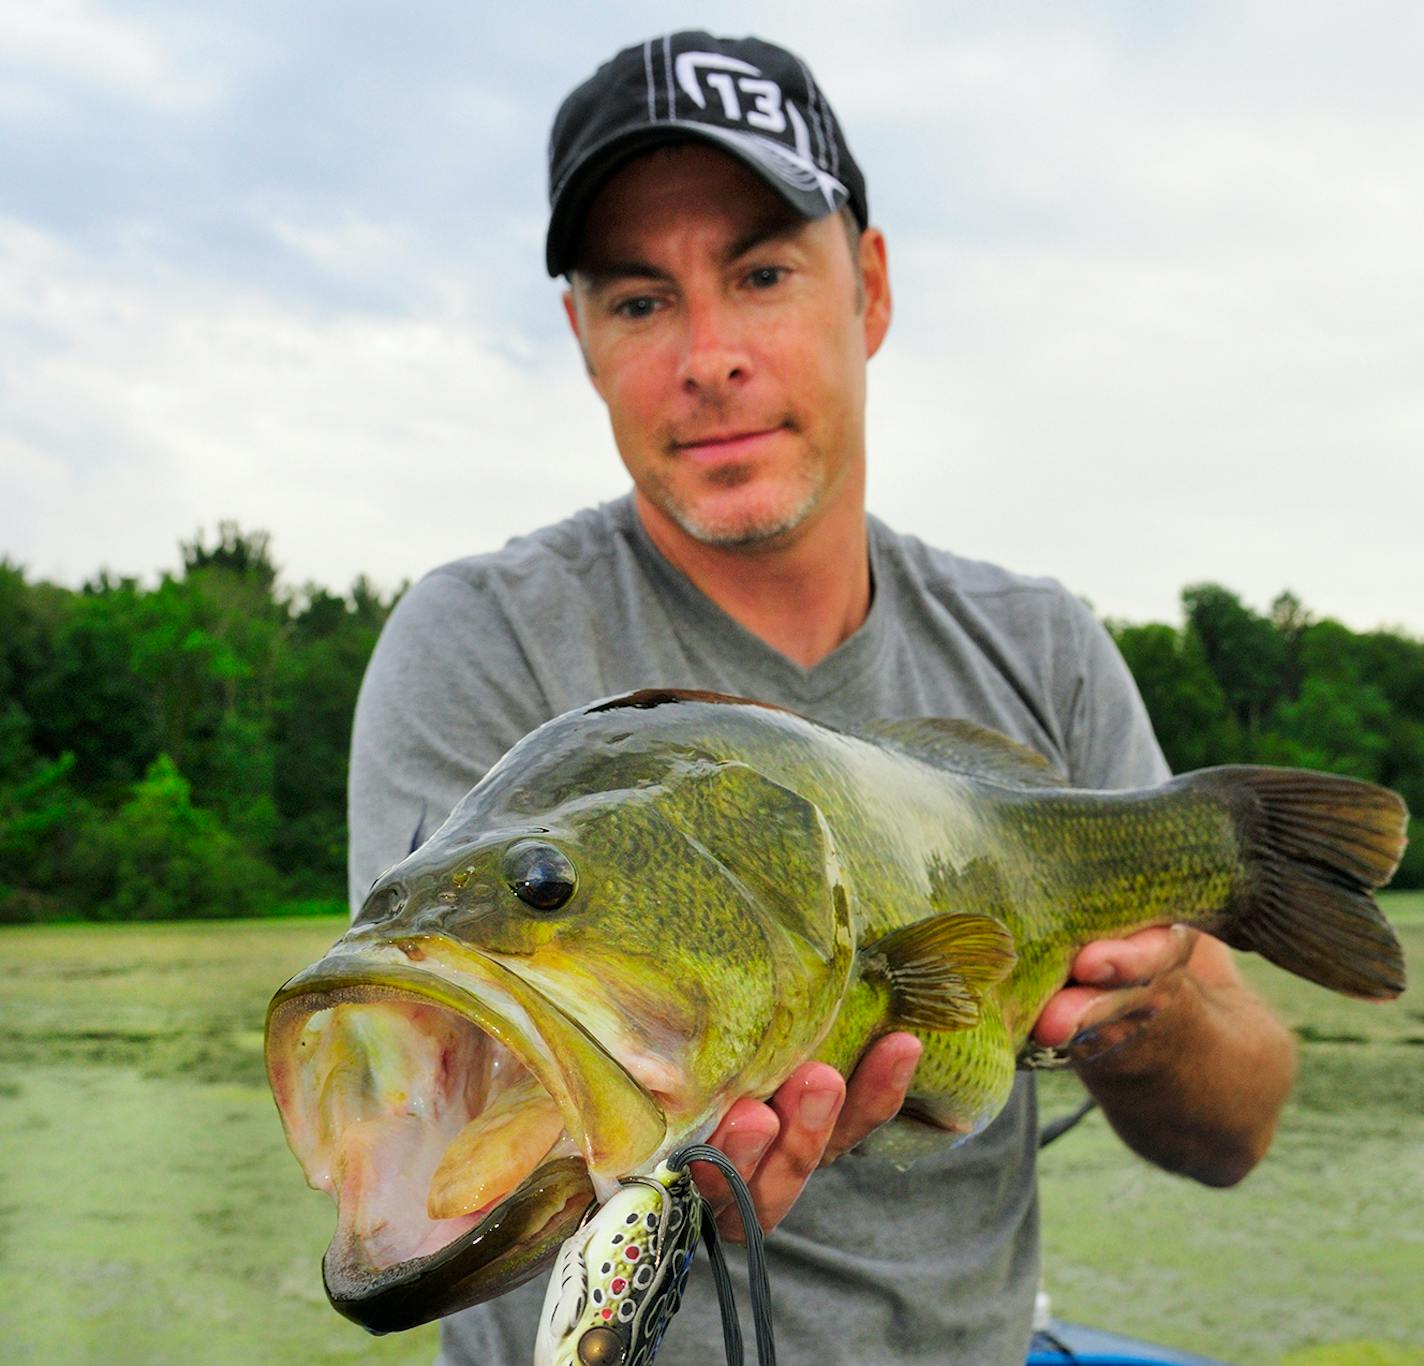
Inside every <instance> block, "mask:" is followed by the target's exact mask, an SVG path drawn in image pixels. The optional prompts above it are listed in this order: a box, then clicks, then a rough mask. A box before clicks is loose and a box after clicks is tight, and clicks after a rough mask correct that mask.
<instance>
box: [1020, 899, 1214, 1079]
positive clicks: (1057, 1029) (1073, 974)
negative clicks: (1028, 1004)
mask: <svg viewBox="0 0 1424 1366" xmlns="http://www.w3.org/2000/svg"><path fill="white" fill-rule="evenodd" d="M1201 941H1202V936H1201V935H1200V934H1199V933H1198V932H1197V931H1196V930H1192V929H1188V928H1187V927H1186V926H1185V925H1167V926H1161V927H1158V928H1156V929H1150V930H1141V931H1139V932H1138V933H1137V934H1133V935H1129V936H1128V937H1127V938H1126V939H1100V940H1097V941H1095V942H1094V943H1091V944H1086V945H1084V947H1083V948H1081V949H1080V950H1079V951H1078V956H1077V957H1076V958H1074V960H1073V966H1072V968H1071V969H1070V972H1069V979H1068V985H1067V986H1065V987H1064V988H1063V989H1062V990H1061V991H1059V992H1056V993H1055V994H1054V995H1053V996H1051V997H1049V999H1048V1002H1047V1004H1046V1005H1045V1006H1044V1007H1043V1011H1042V1013H1041V1014H1040V1015H1039V1017H1038V1022H1037V1024H1035V1025H1034V1027H1033V1037H1034V1041H1035V1042H1036V1043H1039V1044H1041V1045H1043V1047H1045V1048H1064V1047H1066V1048H1067V1049H1068V1050H1069V1053H1070V1054H1071V1056H1072V1057H1073V1060H1074V1061H1075V1062H1086V1061H1088V1060H1089V1059H1092V1058H1097V1057H1102V1056H1103V1055H1105V1054H1107V1053H1109V1052H1111V1051H1113V1050H1114V1049H1117V1048H1120V1047H1121V1046H1122V1045H1124V1044H1126V1043H1127V1042H1128V1041H1129V1040H1130V1039H1132V1038H1134V1037H1136V1036H1137V1035H1138V1034H1140V1033H1141V1031H1142V1030H1143V1029H1145V1028H1146V1027H1147V1026H1148V1025H1149V1024H1150V1023H1151V1021H1152V1020H1154V1019H1156V1018H1157V1017H1158V1016H1159V1015H1161V1014H1162V1012H1163V1011H1168V1012H1170V1011H1171V1010H1172V1008H1173V1006H1174V1005H1176V1004H1179V1000H1178V998H1179V997H1180V995H1181V993H1182V992H1184V991H1185V992H1190V991H1193V990H1196V989H1198V988H1199V987H1200V986H1201V978H1200V977H1199V976H1198V975H1196V974H1194V972H1193V971H1192V968H1193V955H1194V953H1196V950H1197V946H1198V944H1199V943H1200V942H1201ZM1208 942H1211V941H1208ZM1216 948H1217V949H1220V948H1221V946H1220V945H1216ZM1222 952H1223V953H1224V952H1225V951H1224V950H1222ZM1203 956H1204V958H1205V961H1204V962H1203V963H1202V965H1201V967H1202V970H1203V971H1204V972H1205V973H1206V975H1207V976H1208V977H1209V978H1212V979H1214V980H1216V981H1218V982H1219V983H1223V984H1224V983H1225V982H1227V981H1230V982H1235V980H1236V972H1235V968H1234V966H1233V965H1232V964H1231V962H1230V959H1229V958H1228V959H1227V962H1226V967H1227V968H1228V969H1229V973H1228V975H1226V976H1222V974H1221V973H1220V971H1219V970H1218V969H1219V964H1218V963H1217V960H1216V955H1215V954H1214V953H1213V952H1212V951H1211V949H1210V947H1208V948H1207V949H1206V950H1205V951H1204V955H1203Z"/></svg>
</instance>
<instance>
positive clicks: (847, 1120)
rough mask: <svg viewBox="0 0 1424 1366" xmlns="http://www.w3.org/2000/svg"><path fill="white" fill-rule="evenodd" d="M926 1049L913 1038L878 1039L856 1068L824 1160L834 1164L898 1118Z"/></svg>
mask: <svg viewBox="0 0 1424 1366" xmlns="http://www.w3.org/2000/svg"><path fill="white" fill-rule="evenodd" d="M923 1051H924V1046H923V1045H922V1044H921V1043H920V1041H919V1040H918V1039H917V1038H916V1037H915V1036H914V1035H913V1034H887V1035H886V1036H885V1037H884V1038H883V1039H877V1040H876V1041H875V1043H874V1045H873V1046H872V1047H871V1048H870V1049H869V1050H868V1051H867V1052H866V1054H865V1056H864V1057H863V1058H862V1059H861V1060H860V1062H859V1063H858V1064H857V1066H856V1069H855V1071H854V1072H853V1073H852V1074H851V1079H850V1081H849V1083H848V1084H847V1086H846V1100H845V1104H844V1105H843V1106H842V1107H841V1112H840V1116H839V1117H838V1118H837V1120H836V1127H835V1130H834V1132H833V1133H832V1134H831V1141H830V1144H829V1145H828V1146H827V1148H826V1151H825V1155H824V1158H823V1160H824V1161H826V1162H834V1161H835V1159H836V1158H838V1157H839V1156H840V1155H841V1154H842V1153H844V1152H846V1151H848V1150H849V1149H851V1148H854V1147H855V1145H856V1144H857V1143H859V1142H860V1141H861V1140H862V1139H863V1138H865V1137H866V1135H867V1134H870V1133H872V1132H873V1131H874V1130H876V1129H878V1128H879V1127H880V1126H881V1125H882V1124H884V1123H885V1122H886V1121H887V1120H890V1119H894V1117H895V1116H896V1115H897V1114H899V1112H900V1107H901V1106H902V1105H903V1104H904V1103H905V1092H906V1091H908V1090H909V1087H910V1079H911V1078H912V1077H913V1076H914V1074H915V1065H916V1064H917V1063H918V1062H919V1060H920V1054H921V1053H922V1052H923Z"/></svg>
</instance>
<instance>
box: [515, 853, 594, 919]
mask: <svg viewBox="0 0 1424 1366" xmlns="http://www.w3.org/2000/svg"><path fill="white" fill-rule="evenodd" d="M504 877H505V881H506V882H508V883H509V888H510V891H512V892H513V893H514V895H515V896H517V897H518V898H519V899H520V900H521V901H522V902H523V903H524V904H525V905H526V906H532V907H533V908H534V910H536V911H557V910H558V909H559V907H560V906H563V905H564V904H565V903H566V902H567V901H568V899H569V898H570V897H571V896H573V894H574V889H575V888H576V887H577V886H578V874H577V873H576V872H575V871H574V865H573V864H572V863H570V862H569V857H568V855H567V854H565V853H564V851H563V850H562V849H556V848H555V847H554V846H553V845H552V844H536V843H529V844H516V845H515V846H514V847H513V848H511V849H510V850H509V851H508V852H507V853H506V854H505V856H504Z"/></svg>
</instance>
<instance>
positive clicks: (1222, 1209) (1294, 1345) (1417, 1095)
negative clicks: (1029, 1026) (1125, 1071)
mask: <svg viewBox="0 0 1424 1366" xmlns="http://www.w3.org/2000/svg"><path fill="white" fill-rule="evenodd" d="M1382 901H1383V903H1384V905H1385V906H1386V909H1387V912H1388V914H1389V915H1390V918H1391V919H1392V920H1393V921H1394V923H1395V924H1396V926H1397V927H1398V928H1399V930H1400V936H1401V938H1402V939H1403V940H1404V943H1405V949H1406V952H1407V954H1408V958H1409V965H1410V968H1411V977H1412V979H1413V980H1414V981H1415V982H1418V981H1419V979H1420V977H1421V974H1424V893H1394V894H1387V895H1386V896H1385V897H1384V898H1382ZM1239 961H1240V963H1241V966H1242V969H1243V971H1244V972H1245V974H1246V975H1247V977H1248V978H1249V979H1250V981H1251V982H1252V983H1253V985H1254V986H1255V987H1256V988H1257V990H1259V991H1260V992H1261V993H1262V994H1263V995H1264V996H1265V997H1266V998H1267V999H1268V1000H1270V1001H1271V1003H1272V1004H1273V1005H1274V1006H1275V1008H1276V1010H1277V1011H1278V1012H1279V1013H1280V1014H1281V1016H1282V1017H1283V1018H1284V1019H1285V1020H1286V1021H1287V1022H1288V1023H1289V1024H1290V1025H1291V1026H1292V1027H1293V1028H1294V1030H1295V1032H1296V1035H1297V1038H1298V1039H1299V1041H1300V1073H1299V1077H1298V1080H1297V1082H1296V1087H1295V1090H1294V1092H1293V1094H1292V1097H1291V1099H1290V1101H1289V1103H1288V1105H1287V1108H1286V1111H1285V1114H1284V1115H1283V1117H1282V1121H1281V1126H1280V1130H1279V1132H1278V1134H1277V1137H1276V1141H1275V1145H1274V1147H1273V1148H1272V1151H1271V1153H1270V1155H1269V1157H1268V1158H1267V1159H1266V1161H1265V1162H1263V1163H1262V1164H1261V1166H1260V1167H1258V1168H1257V1170H1256V1171H1255V1172H1253V1173H1252V1175H1251V1176H1250V1177H1249V1178H1248V1179H1247V1180H1246V1181H1245V1182H1243V1183H1242V1184H1241V1185H1240V1186H1238V1187H1236V1188H1235V1189H1233V1190H1228V1191H1213V1190H1208V1189H1205V1188H1203V1187H1200V1186H1197V1185H1194V1184H1192V1183H1190V1182H1187V1181H1183V1180H1181V1179H1179V1178H1175V1177H1172V1176H1168V1175H1167V1174H1166V1173H1164V1172H1160V1171H1158V1170H1157V1169H1156V1168H1154V1167H1151V1166H1149V1165H1148V1164H1147V1163H1144V1162H1141V1161H1139V1160H1138V1159H1136V1158H1134V1157H1133V1156H1132V1155H1131V1154H1130V1153H1128V1152H1127V1150H1126V1149H1125V1148H1123V1146H1122V1145H1121V1144H1120V1143H1119V1142H1118V1141H1117V1139H1116V1138H1115V1137H1114V1135H1113V1134H1112V1133H1111V1131H1110V1129H1109V1128H1108V1126H1107V1124H1106V1122H1105V1121H1104V1120H1103V1119H1102V1117H1101V1116H1100V1115H1098V1114H1094V1115H1092V1116H1090V1117H1089V1118H1088V1119H1087V1120H1085V1121H1084V1122H1083V1124H1082V1125H1081V1126H1080V1127H1079V1129H1078V1130H1075V1131H1074V1133H1073V1136H1072V1137H1071V1138H1067V1139H1065V1140H1064V1141H1063V1143H1062V1144H1061V1146H1058V1147H1054V1148H1050V1149H1049V1150H1048V1151H1047V1152H1045V1153H1044V1156H1043V1163H1042V1168H1041V1179H1040V1189H1041V1193H1042V1200H1043V1226H1044V1265H1045V1281H1046V1284H1047V1288H1048V1290H1049V1292H1050V1294H1051V1295H1052V1298H1053V1304H1054V1309H1055V1312H1057V1313H1059V1314H1061V1315H1062V1316H1063V1317H1065V1318H1071V1319H1077V1320H1080V1321H1082V1322H1087V1323H1094V1324H1097V1325H1100V1326H1103V1327H1110V1326H1114V1325H1119V1324H1122V1323H1123V1322H1124V1316H1123V1308H1122V1306H1123V1305H1124V1303H1126V1304H1128V1305H1130V1306H1131V1315H1130V1318H1131V1322H1132V1325H1133V1327H1132V1330H1131V1331H1132V1332H1133V1333H1134V1334H1135V1335H1137V1336H1141V1337H1145V1338H1149V1339H1153V1340H1156V1341H1161V1342H1169V1343H1171V1344H1172V1345H1174V1346H1179V1347H1182V1348H1185V1349H1189V1350H1194V1351H1198V1352H1202V1353H1204V1354H1207V1355H1211V1356H1216V1357H1219V1358H1221V1359H1222V1360H1224V1361H1230V1362H1234V1363H1240V1366H1277V1364H1278V1363H1279V1366H1404V1363H1411V1364H1412V1366H1421V1363H1424V1296H1421V1294H1420V1293H1419V1287H1420V1286H1421V1285H1424V1143H1421V1116H1424V1000H1421V991H1420V989H1419V988H1418V987H1417V986H1416V987H1414V988H1413V989H1412V990H1410V991H1408V992H1406V993H1405V995H1404V996H1403V997H1402V998H1401V999H1400V1000H1399V1001H1398V1002H1395V1003H1394V1004H1392V1005H1389V1006H1380V1005H1376V1004H1372V1003H1366V1002H1361V1001H1353V1000H1348V999H1346V998H1344V997H1340V996H1336V995H1333V994H1332V993H1329V992H1324V991H1321V990H1319V989H1318V988H1316V987H1313V986H1311V985H1310V984H1308V983H1306V982H1302V981H1300V980H1299V979H1298V978H1294V977H1291V976H1290V975H1289V974H1287V973H1283V972H1280V971H1279V970H1277V969H1275V968H1273V967H1272V966H1271V965H1270V964H1268V963H1264V962H1262V961H1261V960H1260V959H1257V958H1255V957H1251V956H1242V957H1241V958H1240V960H1239ZM1042 1082H1043V1083H1044V1084H1043V1085H1042V1087H1041V1091H1040V1095H1041V1098H1042V1106H1043V1111H1044V1113H1045V1114H1046V1115H1053V1114H1056V1113H1059V1112H1061V1111H1063V1110H1067V1109H1070V1108H1071V1107H1072V1106H1073V1105H1074V1104H1076V1102H1077V1100H1078V1098H1079V1097H1080V1096H1081V1089H1080V1088H1079V1087H1078V1085H1077V1082H1076V1081H1075V1080H1074V1079H1073V1078H1072V1076H1071V1075H1056V1076H1050V1077H1045V1078H1043V1079H1042Z"/></svg>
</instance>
